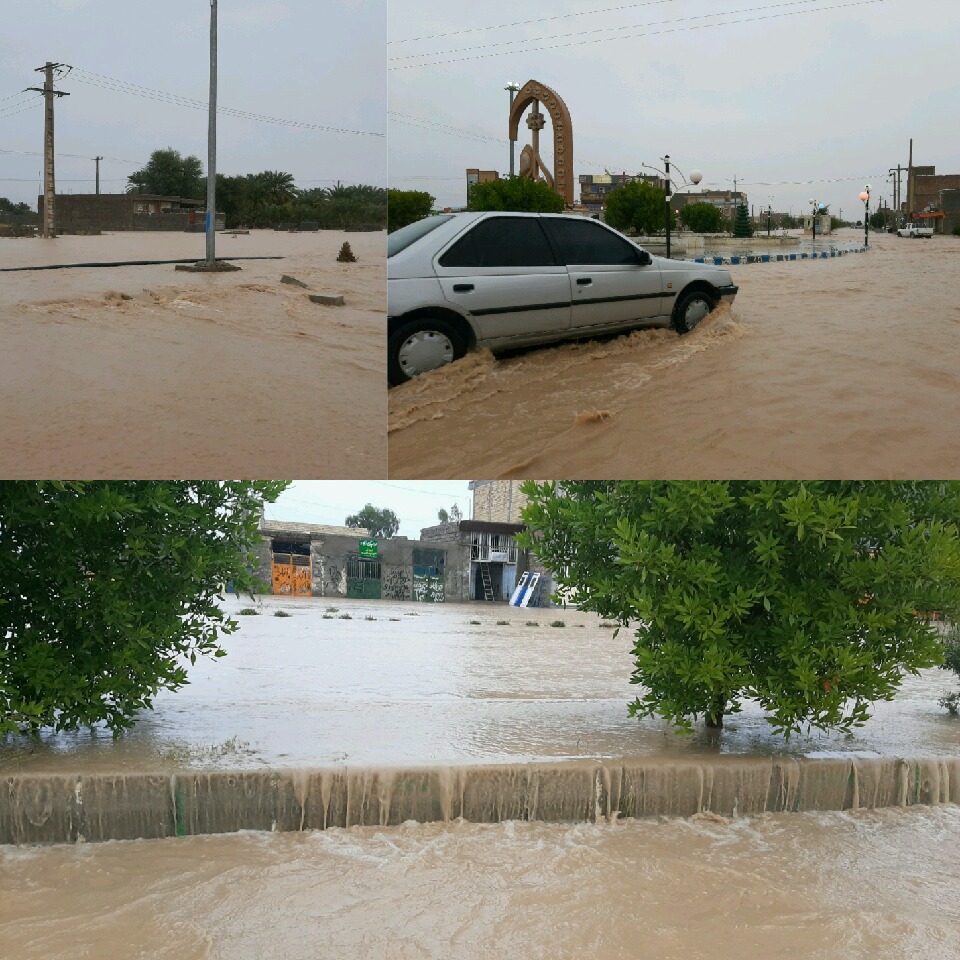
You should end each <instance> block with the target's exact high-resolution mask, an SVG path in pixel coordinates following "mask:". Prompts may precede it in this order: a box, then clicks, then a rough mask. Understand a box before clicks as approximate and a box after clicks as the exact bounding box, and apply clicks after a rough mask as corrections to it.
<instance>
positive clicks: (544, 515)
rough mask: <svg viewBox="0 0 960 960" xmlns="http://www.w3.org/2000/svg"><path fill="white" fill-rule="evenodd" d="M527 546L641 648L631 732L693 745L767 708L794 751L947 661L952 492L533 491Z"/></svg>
mask: <svg viewBox="0 0 960 960" xmlns="http://www.w3.org/2000/svg"><path fill="white" fill-rule="evenodd" d="M523 490H524V492H525V493H526V494H527V496H528V497H529V498H530V499H529V502H528V504H527V506H526V507H525V509H524V511H523V518H524V521H525V522H526V523H527V524H528V525H529V528H530V530H531V531H535V532H533V533H526V534H524V535H523V537H522V541H523V543H524V544H525V545H526V546H529V547H532V548H533V549H534V550H535V551H536V553H537V554H538V556H539V557H540V558H541V560H543V561H544V562H545V563H546V564H547V566H549V567H550V568H551V569H553V570H554V571H557V573H556V577H557V582H558V584H559V585H560V586H561V587H563V588H565V589H566V590H567V591H570V592H572V594H573V595H575V597H576V600H577V603H578V604H579V605H580V606H581V607H582V608H584V609H587V610H594V611H596V612H597V613H599V614H600V615H601V616H603V617H606V618H609V619H616V620H617V621H618V622H619V623H620V624H621V626H622V627H626V626H627V625H628V624H630V625H632V629H633V630H634V631H635V633H634V638H635V643H634V648H633V654H634V658H635V669H634V672H633V676H632V682H634V683H636V684H638V685H641V686H642V693H641V694H640V695H639V696H638V697H637V699H636V700H635V701H634V702H633V704H631V707H630V711H631V713H632V714H633V715H636V716H640V717H644V716H650V715H654V714H656V715H659V716H661V717H664V718H666V719H668V720H670V721H671V722H673V723H675V724H677V725H678V726H679V727H681V728H682V729H684V730H689V729H690V728H691V725H692V721H693V719H694V718H696V717H704V718H705V719H706V721H707V723H708V725H720V724H722V720H723V716H724V715H725V714H729V713H736V712H737V711H739V710H740V706H741V702H742V701H743V700H744V699H745V698H752V699H755V700H756V701H758V702H759V704H760V706H761V707H762V708H763V709H764V710H765V711H766V713H767V719H768V721H769V722H770V724H771V725H772V726H773V727H774V728H775V729H777V730H778V731H780V732H782V733H783V734H784V735H786V736H789V735H790V734H791V733H792V732H797V731H799V730H801V729H802V728H803V726H804V725H806V726H807V727H808V728H811V727H812V728H818V729H827V728H831V727H835V728H839V729H842V730H849V729H850V728H853V727H857V726H860V725H862V724H863V723H864V722H865V721H866V719H867V718H868V715H869V705H870V704H871V702H873V701H875V700H881V699H890V698H892V697H893V695H894V694H895V692H896V690H897V687H898V685H899V683H900V680H901V679H902V676H903V674H904V673H915V672H916V671H917V670H918V669H920V668H921V667H928V666H932V665H935V664H937V663H939V662H940V661H941V660H942V650H941V646H940V643H939V641H938V636H937V631H936V628H935V626H933V625H932V624H931V623H930V622H929V621H927V620H926V619H924V618H922V617H920V616H918V615H917V612H918V611H919V612H921V613H927V612H931V611H939V612H941V613H942V614H943V615H944V616H945V617H947V618H948V619H951V620H953V619H955V617H956V615H957V614H958V613H960V534H958V530H957V525H956V518H957V517H960V483H958V482H957V481H944V482H935V481H914V482H893V481H889V482H888V481H811V482H801V481H785V480H784V481H760V480H745V481H579V482H569V483H564V484H563V485H562V489H559V488H558V487H557V485H556V484H555V483H542V484H537V483H533V482H530V483H527V484H525V485H524V487H523Z"/></svg>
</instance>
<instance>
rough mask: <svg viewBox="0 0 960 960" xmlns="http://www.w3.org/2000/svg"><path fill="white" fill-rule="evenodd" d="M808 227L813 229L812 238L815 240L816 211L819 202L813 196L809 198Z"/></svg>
mask: <svg viewBox="0 0 960 960" xmlns="http://www.w3.org/2000/svg"><path fill="white" fill-rule="evenodd" d="M810 207H811V209H810V229H811V230H812V231H813V237H812V239H813V240H814V241H816V239H817V211H818V210H819V209H820V204H818V203H817V201H816V200H814V199H813V197H811V198H810Z"/></svg>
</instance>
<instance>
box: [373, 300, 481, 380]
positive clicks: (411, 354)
mask: <svg viewBox="0 0 960 960" xmlns="http://www.w3.org/2000/svg"><path fill="white" fill-rule="evenodd" d="M466 352H467V344H466V340H465V338H464V337H463V335H462V334H461V333H460V331H459V330H457V329H456V327H455V326H454V325H453V324H452V323H449V322H448V321H446V320H442V319H440V318H439V317H417V319H415V320H411V321H410V322H409V323H405V324H404V325H403V326H402V327H400V329H399V330H397V331H396V332H395V333H394V334H393V335H392V336H391V337H390V344H389V356H388V357H387V376H388V379H389V381H390V385H391V386H397V385H398V384H401V383H406V382H407V381H408V380H412V379H413V378H414V377H416V376H418V375H419V374H421V373H426V372H427V371H428V370H436V369H437V367H442V366H445V365H446V364H448V363H453V361H454V360H459V359H460V358H461V357H462V356H463V355H464V354H465V353H466Z"/></svg>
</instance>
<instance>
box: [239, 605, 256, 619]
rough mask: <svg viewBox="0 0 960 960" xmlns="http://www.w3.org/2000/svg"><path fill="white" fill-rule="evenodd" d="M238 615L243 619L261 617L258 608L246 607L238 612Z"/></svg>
mask: <svg viewBox="0 0 960 960" xmlns="http://www.w3.org/2000/svg"><path fill="white" fill-rule="evenodd" d="M237 614H238V615H239V616H241V617H259V616H260V611H259V610H257V609H256V607H244V608H243V609H242V610H238V611H237Z"/></svg>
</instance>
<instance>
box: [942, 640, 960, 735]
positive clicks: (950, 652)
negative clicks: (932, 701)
mask: <svg viewBox="0 0 960 960" xmlns="http://www.w3.org/2000/svg"><path fill="white" fill-rule="evenodd" d="M941 667H943V669H944V670H952V671H953V672H954V673H955V674H956V675H957V676H958V677H960V627H956V626H954V627H951V629H950V630H949V632H948V633H947V634H946V635H945V636H944V638H943V663H942V664H941ZM940 706H941V707H946V708H947V710H949V711H950V714H951V715H952V716H954V717H956V716H960V691H954V692H953V693H948V694H947V695H946V696H945V697H941V698H940Z"/></svg>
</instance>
